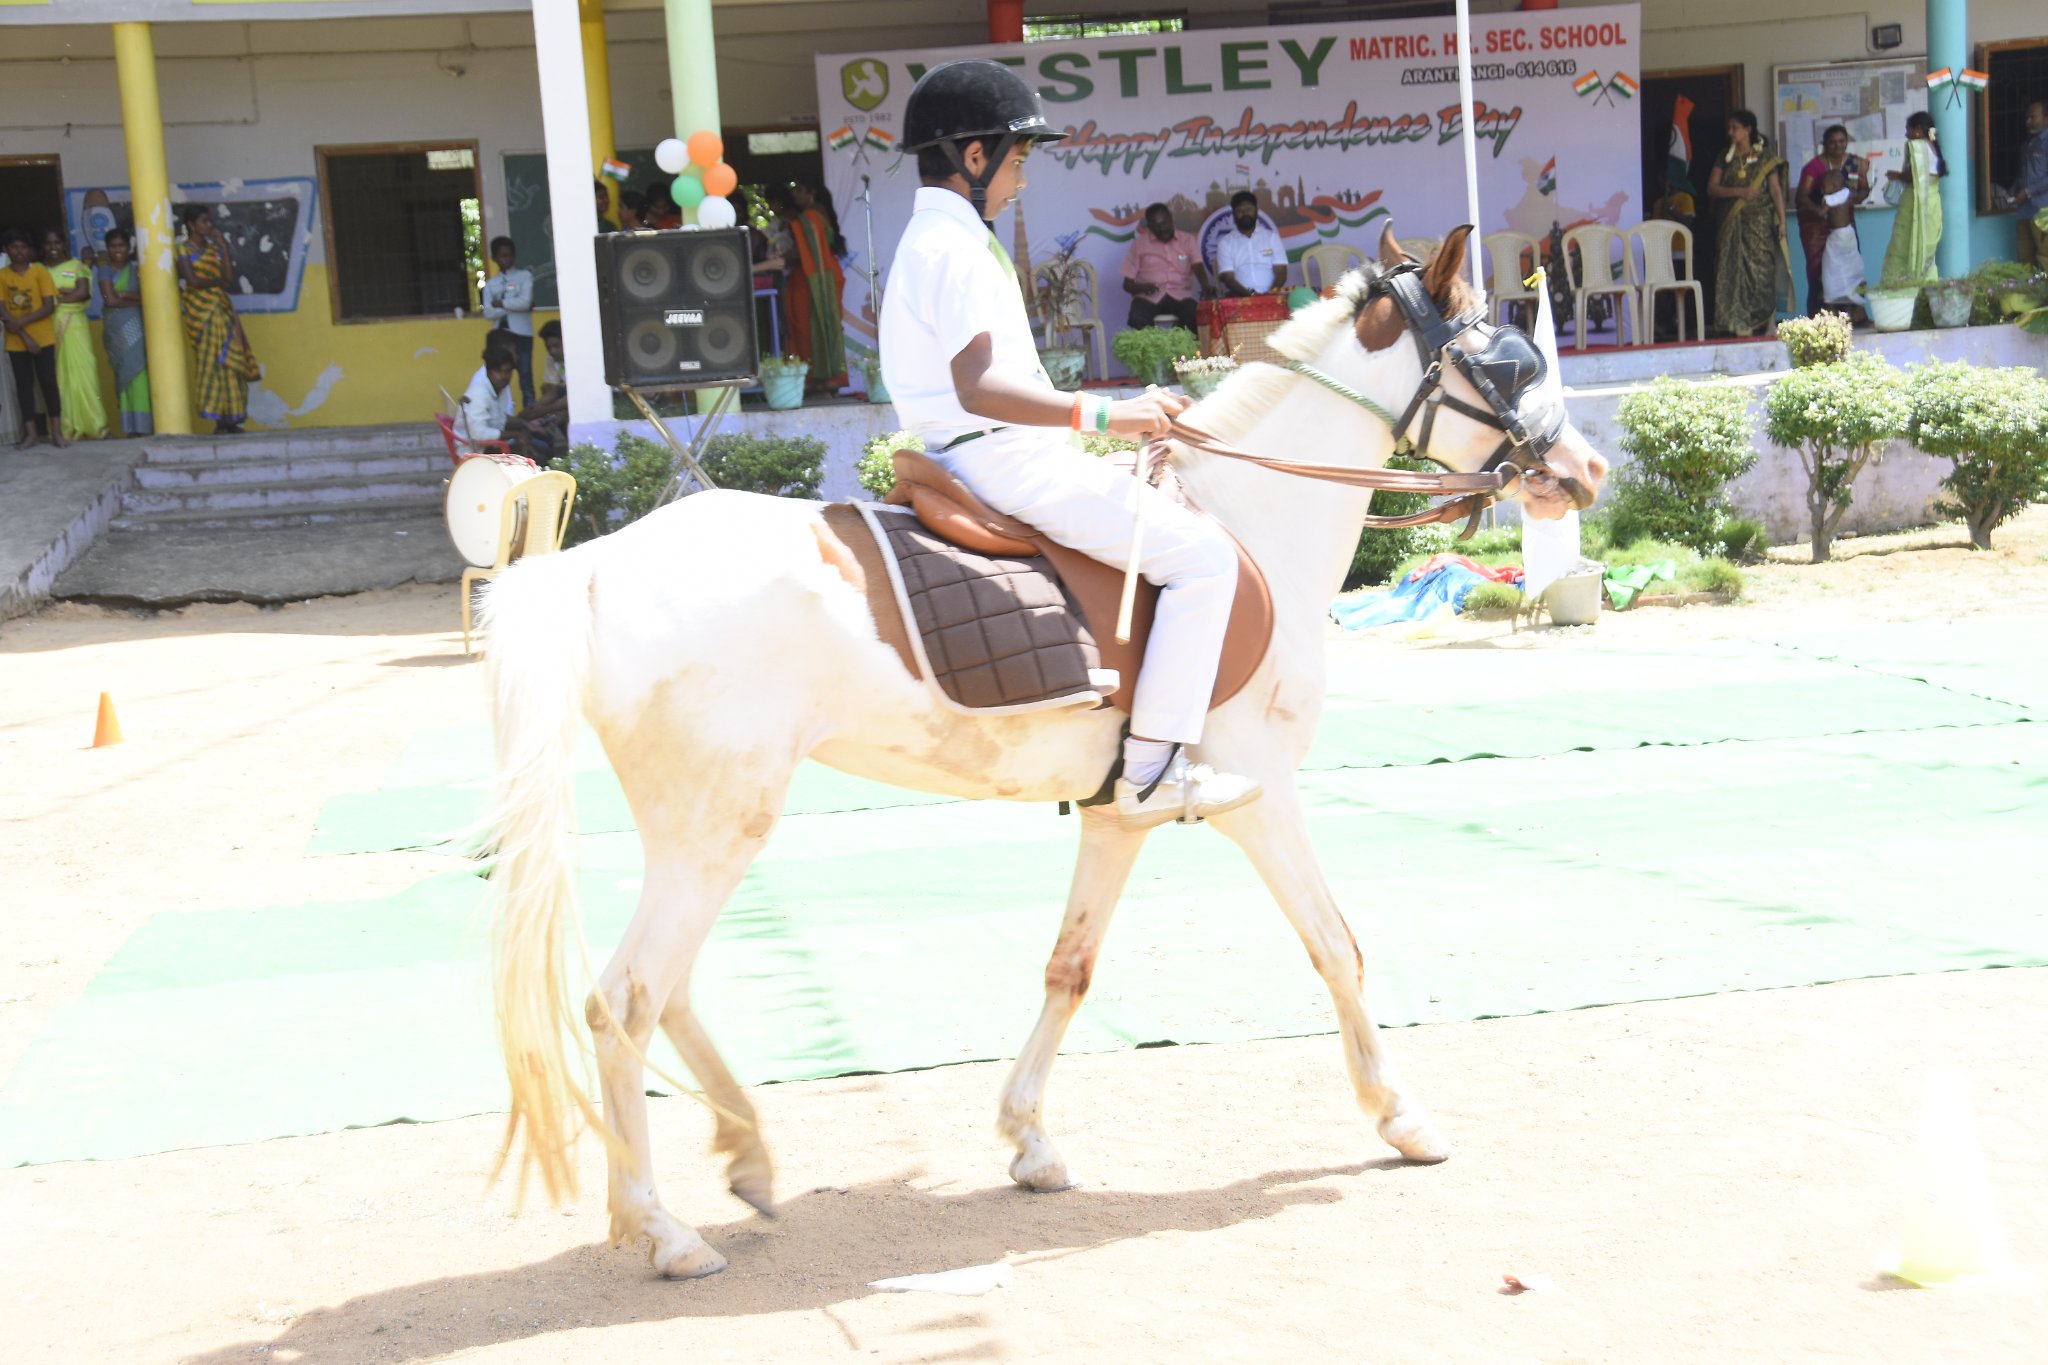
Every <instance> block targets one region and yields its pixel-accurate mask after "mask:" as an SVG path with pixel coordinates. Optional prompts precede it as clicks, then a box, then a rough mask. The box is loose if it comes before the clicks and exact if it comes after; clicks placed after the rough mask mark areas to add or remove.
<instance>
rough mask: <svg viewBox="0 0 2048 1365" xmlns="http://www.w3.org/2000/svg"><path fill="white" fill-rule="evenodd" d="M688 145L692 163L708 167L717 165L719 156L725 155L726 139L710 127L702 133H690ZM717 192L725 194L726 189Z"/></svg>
mask: <svg viewBox="0 0 2048 1365" xmlns="http://www.w3.org/2000/svg"><path fill="white" fill-rule="evenodd" d="M688 145H689V148H690V162H691V164H692V165H696V166H704V167H707V168H708V167H711V166H715V165H717V164H718V161H719V158H720V157H722V156H724V155H725V140H724V139H723V138H721V137H719V135H718V134H716V133H714V132H711V131H709V130H708V129H707V130H706V131H704V132H701V133H692V134H690V141H689V144H688ZM716 193H718V194H724V193H726V191H725V190H718V191H716Z"/></svg>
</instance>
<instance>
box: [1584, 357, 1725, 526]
mask: <svg viewBox="0 0 2048 1365" xmlns="http://www.w3.org/2000/svg"><path fill="white" fill-rule="evenodd" d="M1615 416H1616V420H1617V421H1619V422H1620V423H1621V448H1622V449H1623V450H1624V451H1626V452H1627V453H1628V456H1629V462H1628V463H1627V464H1624V465H1622V466H1621V468H1620V469H1619V470H1617V471H1616V472H1615V476H1614V493H1613V497H1612V501H1611V506H1612V509H1613V510H1612V513H1611V516H1612V518H1613V523H1614V531H1613V534H1614V538H1615V539H1616V540H1619V541H1621V542H1622V543H1623V544H1626V543H1628V542H1629V541H1632V540H1637V539H1641V538H1642V537H1644V536H1648V537H1650V538H1652V539H1655V540H1672V541H1677V542H1678V543H1679V544H1681V545H1689V546H1691V547H1692V548H1693V549H1695V550H1698V551H1700V552H1701V553H1703V554H1704V553H1711V552H1715V551H1718V550H1719V549H1720V548H1721V543H1722V542H1721V528H1722V525H1723V524H1724V523H1725V522H1726V521H1727V520H1728V519H1729V518H1728V512H1727V510H1726V508H1725V507H1724V506H1723V501H1722V498H1723V490H1724V489H1725V488H1726V486H1727V484H1728V482H1729V481H1730V480H1732V479H1736V478H1740V477H1741V476H1742V475H1744V474H1746V473H1748V472H1749V470H1750V469H1751V468H1752V467H1753V466H1754V465H1755V464H1756V451H1755V450H1753V449H1751V448H1750V420H1749V395H1748V394H1747V393H1746V392H1745V391H1743V390H1742V389H1738V388H1736V387H1734V386H1733V385H1729V384H1696V383H1689V382H1687V381H1685V380H1681V379H1659V380H1657V381H1656V382H1655V383H1654V384H1652V385H1650V387H1649V388H1647V389H1644V390H1643V391H1642V392H1641V393H1634V394H1630V395H1629V396H1628V397H1627V398H1624V399H1623V400H1622V401H1621V407H1620V408H1619V409H1618V410H1617V412H1616V414H1615Z"/></svg>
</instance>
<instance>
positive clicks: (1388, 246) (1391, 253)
mask: <svg viewBox="0 0 2048 1365" xmlns="http://www.w3.org/2000/svg"><path fill="white" fill-rule="evenodd" d="M1413 259H1415V258H1414V257H1412V256H1410V255H1409V254H1408V253H1407V252H1405V251H1403V250H1401V244H1400V243H1399V242H1397V241H1395V240H1394V220H1393V219H1392V218H1389V219H1387V221H1386V223H1385V224H1384V225H1382V226H1381V228H1380V264H1381V265H1384V266H1387V267H1390V268H1391V267H1393V266H1397V265H1400V264H1401V263H1402V262H1404V261H1410V260H1413Z"/></svg>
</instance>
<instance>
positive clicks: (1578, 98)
mask: <svg viewBox="0 0 2048 1365" xmlns="http://www.w3.org/2000/svg"><path fill="white" fill-rule="evenodd" d="M1640 38H1641V23H1640V12H1639V8H1638V7H1637V6H1636V5H1607V6H1600V7H1595V8H1586V9H1565V10H1540V11H1531V12H1528V13H1516V14H1487V15H1474V16H1473V17H1472V46H1473V73H1472V74H1473V99H1474V105H1473V123H1474V126H1475V128H1476V130H1477V134H1478V139H1479V203H1480V210H1481V216H1482V218H1483V220H1484V221H1483V222H1482V224H1481V225H1480V231H1481V232H1497V231H1500V230H1502V229H1512V230H1514V231H1517V232H1522V233H1526V234H1528V235H1529V236H1531V237H1535V238H1537V239H1539V240H1540V239H1542V238H1543V237H1545V236H1546V235H1547V234H1548V233H1549V232H1550V230H1551V228H1552V226H1553V225H1554V224H1555V225H1561V226H1563V227H1566V228H1569V227H1572V226H1573V225H1574V224H1577V223H1584V222H1601V223H1612V224H1624V225H1625V224H1630V223H1634V222H1636V221H1637V220H1638V219H1639V218H1640V217H1641V216H1642V205H1641V204H1640V203H1639V200H1640V197H1641V185H1642V178H1643V169H1642V153H1641V137H1640V131H1639V115H1638V112H1637V109H1636V103H1635V99H1636V93H1637V92H1636V81H1637V78H1638V77H1639V76H1640V75H1641V68H1640V66H1639V65H1638V62H1639V59H1640V53H1641V48H1640ZM1456 53H1457V39H1456V30H1455V27H1454V24H1453V21H1452V20H1451V19H1449V18H1441V19H1403V20H1394V21H1388V22H1384V23H1369V24H1329V25H1315V24H1302V25H1289V26H1287V27H1280V28H1249V29H1204V30H1201V31H1198V32H1192V33H1162V34H1152V35H1145V36H1142V37H1120V38H1094V39H1085V40H1077V41H1074V42H1048V43H1031V44H1025V45H1015V44H1011V45H1001V46H984V47H962V48H934V49H927V50H920V51H903V52H865V53H838V54H830V55H820V56H819V57H818V58H817V59H816V60H817V77H818V109H819V119H820V126H821V128H822V129H823V130H824V134H825V136H824V147H825V150H824V165H825V184H826V186H827V188H829V189H830V190H831V192H832V196H833V199H834V202H835V204H836V206H837V208H838V212H839V219H840V226H841V228H842V230H843V232H844V235H845V237H846V240H847V244H848V247H849V249H850V250H851V251H852V253H853V257H854V259H853V260H852V261H851V262H850V263H849V264H848V266H847V269H846V294H845V306H844V316H845V320H846V341H847V351H848V359H849V361H850V362H851V363H850V365H849V368H850V370H851V371H852V373H853V376H854V380H855V383H856V384H858V383H859V382H860V364H859V359H860V357H861V356H862V355H863V354H866V353H868V352H870V351H871V350H872V349H873V347H874V344H875V317H876V312H877V310H876V309H874V308H873V307H872V306H871V301H870V299H869V297H868V280H867V269H868V261H869V258H870V253H869V247H868V230H867V222H866V218H865V215H864V204H863V202H862V195H863V190H864V187H865V188H866V190H868V191H869V192H871V193H872V196H873V223H874V237H873V241H874V253H873V254H874V256H875V258H876V259H878V260H879V262H880V265H881V272H880V274H881V278H880V283H881V287H882V289H883V290H884V291H885V292H886V290H887V288H888V276H887V269H888V262H889V259H890V256H891V255H892V253H893V252H894V250H895V244H896V239H897V237H898V236H899V235H900V234H901V233H902V231H903V227H904V224H905V222H906V221H907V220H908V218H909V215H910V207H911V200H912V196H913V194H914V192H915V191H916V189H917V185H918V177H917V166H916V164H915V159H914V158H912V157H907V156H902V155H899V154H898V153H897V152H896V150H895V143H896V138H897V135H898V133H899V132H900V131H901V129H902V123H903V105H904V101H905V100H906V99H908V98H909V95H910V90H911V87H912V86H913V85H914V84H916V81H917V78H918V76H919V75H921V74H922V73H923V72H924V71H925V70H927V69H928V68H930V67H932V66H934V65H936V64H937V63H939V62H942V61H945V60H947V59H949V58H953V57H970V56H984V57H993V58H995V59H997V60H999V61H1003V62H1007V63H1009V64H1011V65H1013V66H1016V67H1018V68H1019V69H1020V70H1022V71H1023V72H1024V73H1025V74H1026V75H1027V76H1028V77H1030V78H1031V79H1032V80H1033V82H1034V84H1036V85H1037V87H1038V91H1039V95H1040V97H1041V98H1042V99H1044V101H1045V109H1046V115H1047V117H1048V118H1050V119H1051V121H1052V123H1053V125H1054V126H1055V127H1064V128H1065V129H1066V130H1067V134H1068V137H1067V140H1066V141H1065V142H1062V143H1057V144H1055V145H1053V146H1050V147H1042V148H1040V149H1039V150H1038V151H1036V152H1034V153H1033V154H1032V157H1031V162H1030V167H1029V170H1028V173H1027V177H1026V178H1027V181H1028V188H1027V189H1026V190H1025V192H1024V194H1023V196H1022V200H1021V209H1022V212H1023V214H1024V223H1023V224H1022V226H1021V229H1020V227H1019V225H1018V224H1016V223H1015V222H1013V221H1012V220H1013V218H1014V216H1015V214H1014V211H1013V212H1011V213H1006V214H1004V215H1003V216H1002V217H1001V218H999V219H998V220H997V221H996V224H995V229H996V233H997V236H998V237H999V238H1000V239H1001V240H1002V242H1003V243H1004V245H1006V246H1011V247H1012V254H1013V255H1015V254H1018V253H1017V252H1016V251H1015V247H1014V243H1017V242H1019V241H1022V242H1025V243H1027V249H1028V250H1030V251H1032V252H1033V253H1034V254H1036V255H1037V256H1039V257H1040V258H1043V257H1044V256H1046V255H1048V254H1050V253H1051V252H1052V251H1055V250H1057V249H1058V247H1059V244H1060V243H1061V241H1062V240H1063V239H1064V238H1066V237H1068V236H1069V235H1070V234H1080V235H1081V244H1080V246H1079V248H1078V252H1079V254H1081V255H1082V256H1083V257H1085V258H1086V259H1087V260H1088V261H1089V262H1090V263H1091V264H1092V265H1093V266H1094V267H1095V271H1096V275H1097V277H1098V278H1099V279H1100V281H1101V283H1102V288H1101V297H1100V298H1099V299H1098V300H1097V303H1098V306H1099V308H1100V311H1101V314H1102V318H1103V321H1104V323H1105V324H1106V326H1107V327H1108V329H1109V330H1110V331H1111V332H1112V333H1114V332H1116V331H1120V330H1122V328H1123V326H1124V315H1125V313H1126V312H1127V311H1128V309H1129V301H1128V296H1127V295H1126V294H1125V293H1124V292H1123V289H1122V288H1121V284H1120V276H1119V275H1118V273H1117V272H1118V267H1119V266H1120V265H1121V264H1122V261H1123V257H1124V253H1125V251H1126V250H1127V249H1128V247H1129V244H1130V242H1131V239H1132V236H1133V234H1134V232H1135V231H1138V230H1141V229H1142V225H1143V223H1142V220H1143V217H1144V210H1145V206H1146V205H1147V204H1150V203H1153V202H1155V201H1159V202H1164V203H1165V204H1167V205H1168V206H1169V207H1170V208H1171V209H1172V210H1173V215H1174V219H1175V222H1176V223H1177V224H1178V225H1179V226H1180V227H1182V228H1185V229H1186V230H1188V231H1189V232H1191V233H1193V234H1194V235H1195V237H1196V239H1197V240H1198V241H1200V242H1201V244H1202V248H1203V252H1204V254H1205V255H1207V256H1209V257H1210V258H1211V259H1212V260H1213V256H1214V243H1215V241H1216V239H1217V237H1218V236H1219V235H1220V234H1221V233H1223V232H1225V231H1228V230H1229V229H1230V209H1229V203H1230V196H1231V194H1232V193H1233V192H1235V191H1237V190H1240V189H1246V188H1249V189H1251V190H1252V191H1253V192H1254V193H1255V194H1257V195H1258V198H1259V207H1260V209H1261V210H1262V211H1263V213H1264V215H1265V216H1266V218H1267V219H1268V220H1269V221H1270V222H1271V223H1272V225H1273V226H1274V227H1275V228H1276V229H1277V230H1278V232H1279V234H1280V238H1281V240H1282V241H1283V242H1284V243H1286V245H1287V250H1288V255H1289V258H1290V259H1298V258H1299V257H1300V254H1301V252H1302V251H1303V250H1304V249H1306V248H1307V247H1310V246H1312V245H1314V244H1316V243H1318V242H1325V241H1342V242H1346V243H1348V244H1350V245H1352V246H1355V247H1357V248H1358V249H1359V250H1360V251H1362V252H1364V253H1366V254H1367V255H1371V254H1372V253H1373V251H1374V248H1375V246H1376V244H1377V242H1378V240H1379V234H1380V228H1381V221H1382V220H1383V219H1384V218H1386V217H1387V216H1389V215H1391V217H1392V220H1393V223H1394V228H1395V231H1396V232H1397V233H1398V234H1399V235H1400V236H1402V237H1404V238H1411V237H1441V236H1442V235H1443V234H1444V233H1445V232H1447V231H1449V230H1450V229H1451V228H1453V227H1455V226H1457V225H1458V224H1460V223H1462V222H1463V221H1465V175H1464V162H1463V153H1462V152H1461V150H1460V148H1459V135H1460V132H1461V124H1462V120H1461V118H1460V117H1459V111H1458V67H1457V56H1456ZM1017 265H1018V268H1019V269H1020V270H1021V269H1023V268H1024V261H1023V259H1022V257H1021V255H1020V256H1019V259H1018V261H1017ZM1294 279H1295V281H1296V282H1297V283H1298V282H1299V281H1300V271H1299V268H1298V267H1297V268H1296V270H1295V272H1294Z"/></svg>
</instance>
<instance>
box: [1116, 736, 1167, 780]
mask: <svg viewBox="0 0 2048 1365" xmlns="http://www.w3.org/2000/svg"><path fill="white" fill-rule="evenodd" d="M1172 757H1173V741H1172V740H1170V739H1139V738H1138V737H1137V736H1136V735H1130V736H1126V737H1125V739H1124V777H1125V778H1126V779H1128V780H1129V781H1130V783H1131V784H1132V785H1133V786H1137V787H1143V786H1145V785H1147V784H1148V783H1150V782H1151V781H1152V779H1153V778H1155V777H1157V776H1159V774H1161V773H1162V772H1165V771H1166V760H1168V759H1169V758H1172Z"/></svg>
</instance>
